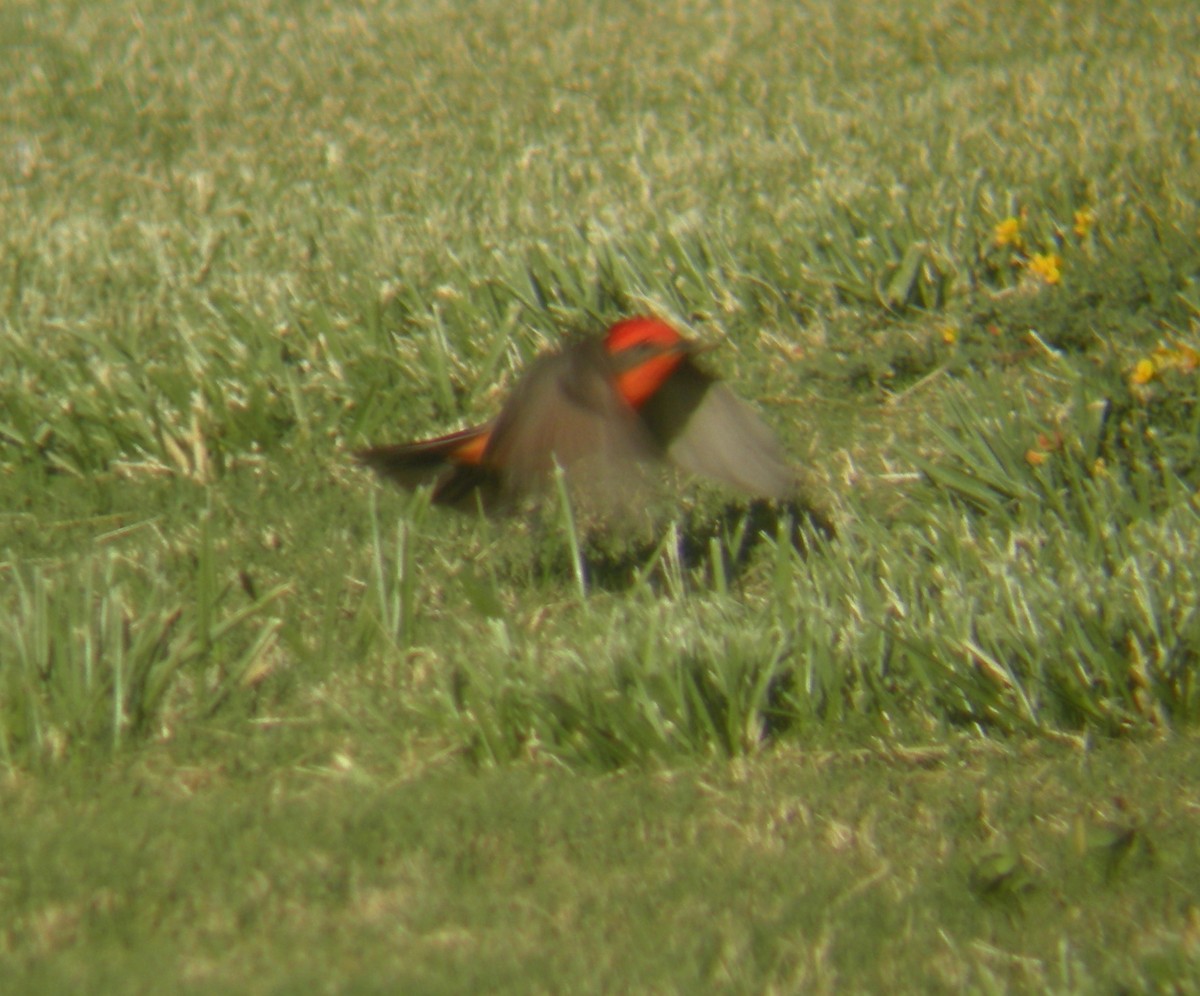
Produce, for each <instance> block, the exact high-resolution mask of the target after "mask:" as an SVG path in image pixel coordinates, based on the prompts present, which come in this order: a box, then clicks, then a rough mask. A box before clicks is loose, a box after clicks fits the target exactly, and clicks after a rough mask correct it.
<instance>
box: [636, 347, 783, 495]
mask: <svg viewBox="0 0 1200 996" xmlns="http://www.w3.org/2000/svg"><path fill="white" fill-rule="evenodd" d="M641 416H642V419H643V421H644V422H645V423H646V425H647V427H648V429H649V430H650V433H651V434H652V435H653V436H654V438H655V439H656V440H657V441H658V443H659V444H660V445H662V446H663V447H664V448H665V449H666V451H667V455H668V457H669V458H670V459H671V461H672V462H673V463H675V464H676V465H678V466H679V467H681V468H683V469H684V470H686V471H688V472H689V473H692V474H697V475H699V476H701V477H707V478H710V479H712V480H715V481H721V482H723V483H725V484H728V485H730V486H731V487H734V488H737V489H738V490H739V491H744V492H746V493H747V494H751V495H756V496H758V497H762V498H787V497H790V496H792V495H794V494H795V493H796V488H797V480H796V473H795V471H794V470H793V468H791V467H790V466H789V465H788V462H787V457H786V456H785V454H784V452H783V449H782V447H781V446H780V445H779V441H778V440H777V439H776V438H775V434H774V433H773V432H771V430H770V429H769V428H767V426H766V424H765V423H764V422H763V421H762V419H760V418H759V417H758V415H757V414H755V412H754V410H753V409H752V408H751V407H750V406H749V405H747V404H746V403H745V402H744V401H742V400H741V399H740V398H739V397H737V395H735V394H734V393H733V392H732V391H731V390H729V388H728V387H726V386H725V385H724V384H722V383H721V382H719V381H718V380H717V379H716V378H715V377H712V376H710V375H709V374H706V373H705V372H704V371H703V370H701V369H700V368H699V367H697V366H696V365H695V364H694V363H692V362H691V361H690V360H685V361H684V362H683V363H681V364H680V365H679V367H678V368H677V369H676V371H675V372H674V373H673V374H672V375H671V377H670V378H669V379H668V380H667V382H666V383H665V384H664V385H663V386H662V387H661V388H660V389H659V391H658V392H657V393H656V394H655V395H654V396H653V397H652V398H651V399H650V400H649V401H648V402H647V403H646V404H645V405H644V406H643V407H642V409H641Z"/></svg>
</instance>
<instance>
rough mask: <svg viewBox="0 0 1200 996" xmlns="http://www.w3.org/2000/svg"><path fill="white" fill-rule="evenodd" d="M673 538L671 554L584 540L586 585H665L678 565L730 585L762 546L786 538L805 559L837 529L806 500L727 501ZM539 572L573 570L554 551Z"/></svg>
mask: <svg viewBox="0 0 1200 996" xmlns="http://www.w3.org/2000/svg"><path fill="white" fill-rule="evenodd" d="M676 535H677V540H676V546H675V549H674V551H668V550H667V549H666V547H665V546H664V542H663V540H661V539H656V538H645V539H642V538H634V539H627V540H625V541H624V542H622V543H619V544H617V545H613V544H612V543H608V542H605V541H604V540H603V539H595V540H592V541H590V542H588V543H587V544H585V546H584V549H583V550H582V559H583V569H584V573H585V577H586V582H587V585H588V587H589V588H591V589H593V590H598V591H610V592H619V591H625V590H627V589H629V588H632V587H633V586H635V585H636V584H639V583H641V582H642V581H643V579H644V580H645V581H646V582H647V583H649V584H651V585H652V586H655V587H658V586H660V585H662V584H663V583H664V575H663V572H664V570H665V569H666V568H665V564H666V563H671V564H677V565H678V567H679V569H680V570H681V571H682V572H684V573H686V574H687V575H689V576H696V575H700V577H701V578H702V579H703V583H704V584H706V585H710V584H713V583H714V582H715V581H716V578H715V577H714V571H715V570H719V571H720V572H721V573H722V574H723V576H724V579H725V582H726V583H734V582H736V581H737V580H738V579H739V578H740V577H741V576H742V575H743V574H744V573H745V571H746V569H747V567H748V566H749V564H750V562H751V560H752V559H753V557H754V554H755V552H756V550H758V548H759V547H761V546H762V545H763V544H764V543H765V542H768V541H771V540H775V539H778V538H782V537H785V536H786V537H788V538H789V539H790V541H791V544H792V546H793V548H794V549H795V550H796V551H797V552H798V553H799V554H800V556H802V557H807V556H808V555H809V553H810V552H811V550H812V549H813V547H814V544H820V543H822V542H828V541H832V540H834V539H835V538H836V536H837V531H836V529H835V528H834V525H833V522H832V521H831V520H830V518H829V516H828V515H827V514H826V513H825V512H824V511H823V510H821V509H819V508H817V507H816V506H815V505H813V504H812V503H810V502H808V501H807V500H805V499H799V498H798V499H792V500H790V501H786V502H774V501H768V500H765V499H755V500H752V501H750V502H728V503H726V504H725V505H723V506H722V507H721V509H720V511H719V512H718V513H717V514H716V515H715V516H714V515H710V514H699V513H693V514H691V515H689V516H688V518H687V519H686V520H685V521H683V522H682V523H680V524H679V527H678V530H677V533H676ZM718 563H719V565H720V566H719V568H718V567H717V564H718ZM542 571H543V576H545V577H546V578H548V579H554V580H559V579H561V580H566V579H568V578H571V577H572V576H573V575H574V566H573V565H572V563H571V561H570V558H569V556H568V555H567V553H566V552H565V551H562V550H559V551H556V552H554V553H552V554H551V555H550V556H549V557H548V558H547V559H546V561H545V562H544V563H543V564H542ZM647 571H649V573H648V575H647Z"/></svg>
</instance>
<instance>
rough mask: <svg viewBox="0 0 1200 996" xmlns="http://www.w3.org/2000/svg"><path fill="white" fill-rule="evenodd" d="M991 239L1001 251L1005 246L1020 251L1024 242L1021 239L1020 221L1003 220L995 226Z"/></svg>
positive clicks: (1016, 219)
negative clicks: (992, 238)
mask: <svg viewBox="0 0 1200 996" xmlns="http://www.w3.org/2000/svg"><path fill="white" fill-rule="evenodd" d="M993 237H994V238H995V240H996V245H997V246H999V247H1000V248H1001V249H1003V248H1004V247H1005V246H1012V247H1013V248H1014V249H1020V248H1021V247H1022V246H1023V245H1025V240H1024V239H1023V238H1021V219H1019V218H1012V217H1009V218H1005V219H1004V220H1003V221H1002V222H1000V224H998V225H997V226H996V229H995V231H994V232H993Z"/></svg>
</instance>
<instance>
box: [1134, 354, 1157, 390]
mask: <svg viewBox="0 0 1200 996" xmlns="http://www.w3.org/2000/svg"><path fill="white" fill-rule="evenodd" d="M1155 373H1157V370H1156V369H1155V366H1154V361H1153V360H1138V361H1137V366H1136V367H1134V368H1133V376H1132V377H1130V378H1129V379H1130V380H1132V381H1133V382H1134V383H1135V384H1136V385H1138V386H1139V387H1141V386H1142V385H1143V384H1149V383H1150V381H1152V380H1154V375H1155Z"/></svg>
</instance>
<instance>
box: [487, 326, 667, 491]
mask: <svg viewBox="0 0 1200 996" xmlns="http://www.w3.org/2000/svg"><path fill="white" fill-rule="evenodd" d="M656 456H657V457H661V456H662V451H661V450H660V449H659V448H658V447H657V446H656V445H655V443H654V440H653V438H652V437H651V436H650V434H649V433H648V432H647V431H646V428H645V426H643V425H642V424H641V422H640V421H639V419H638V417H637V414H636V413H635V412H634V410H633V409H632V408H631V407H630V406H629V405H628V404H627V403H626V402H625V401H624V399H622V397H621V396H620V394H619V393H618V391H617V389H616V383H615V380H614V371H613V368H612V363H611V361H610V360H609V357H608V354H607V352H606V351H605V349H604V346H603V344H602V343H601V342H600V341H598V340H596V341H593V340H588V341H586V342H580V343H577V344H575V345H572V346H569V347H567V348H566V349H565V350H563V351H562V352H561V353H556V354H554V355H551V356H546V357H543V358H541V359H539V360H537V361H536V362H535V363H534V364H533V366H531V367H530V369H529V372H528V373H527V374H526V375H525V377H524V378H523V379H522V380H521V382H520V383H519V384H518V385H517V387H516V389H515V390H514V392H513V396H512V398H511V399H510V400H509V402H508V404H507V405H506V406H505V407H504V409H503V411H501V412H500V415H499V417H498V418H497V419H496V422H495V425H494V427H493V430H492V437H491V441H490V442H489V444H488V448H487V451H486V452H485V453H484V458H483V459H484V464H485V465H487V466H490V467H495V468H498V469H500V470H501V472H502V473H503V475H504V480H505V487H506V490H508V491H509V492H510V493H512V494H514V495H519V494H524V493H528V492H531V491H535V490H537V489H538V488H540V487H544V486H545V484H546V483H547V481H548V479H549V475H550V474H551V473H552V472H553V470H554V464H555V461H556V460H557V462H558V464H559V465H560V466H561V467H562V468H563V469H564V470H565V471H567V476H568V480H569V482H570V483H571V485H572V490H573V492H574V494H575V495H577V496H581V497H586V498H587V499H588V503H589V504H592V505H593V506H599V507H608V508H611V507H613V506H614V505H616V504H620V503H621V501H622V500H623V499H622V494H623V493H628V492H629V491H630V490H633V489H631V488H630V485H634V486H636V484H637V482H638V481H639V479H640V478H641V477H642V469H641V465H642V464H643V463H644V462H645V461H646V460H648V459H652V458H654V457H656Z"/></svg>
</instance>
